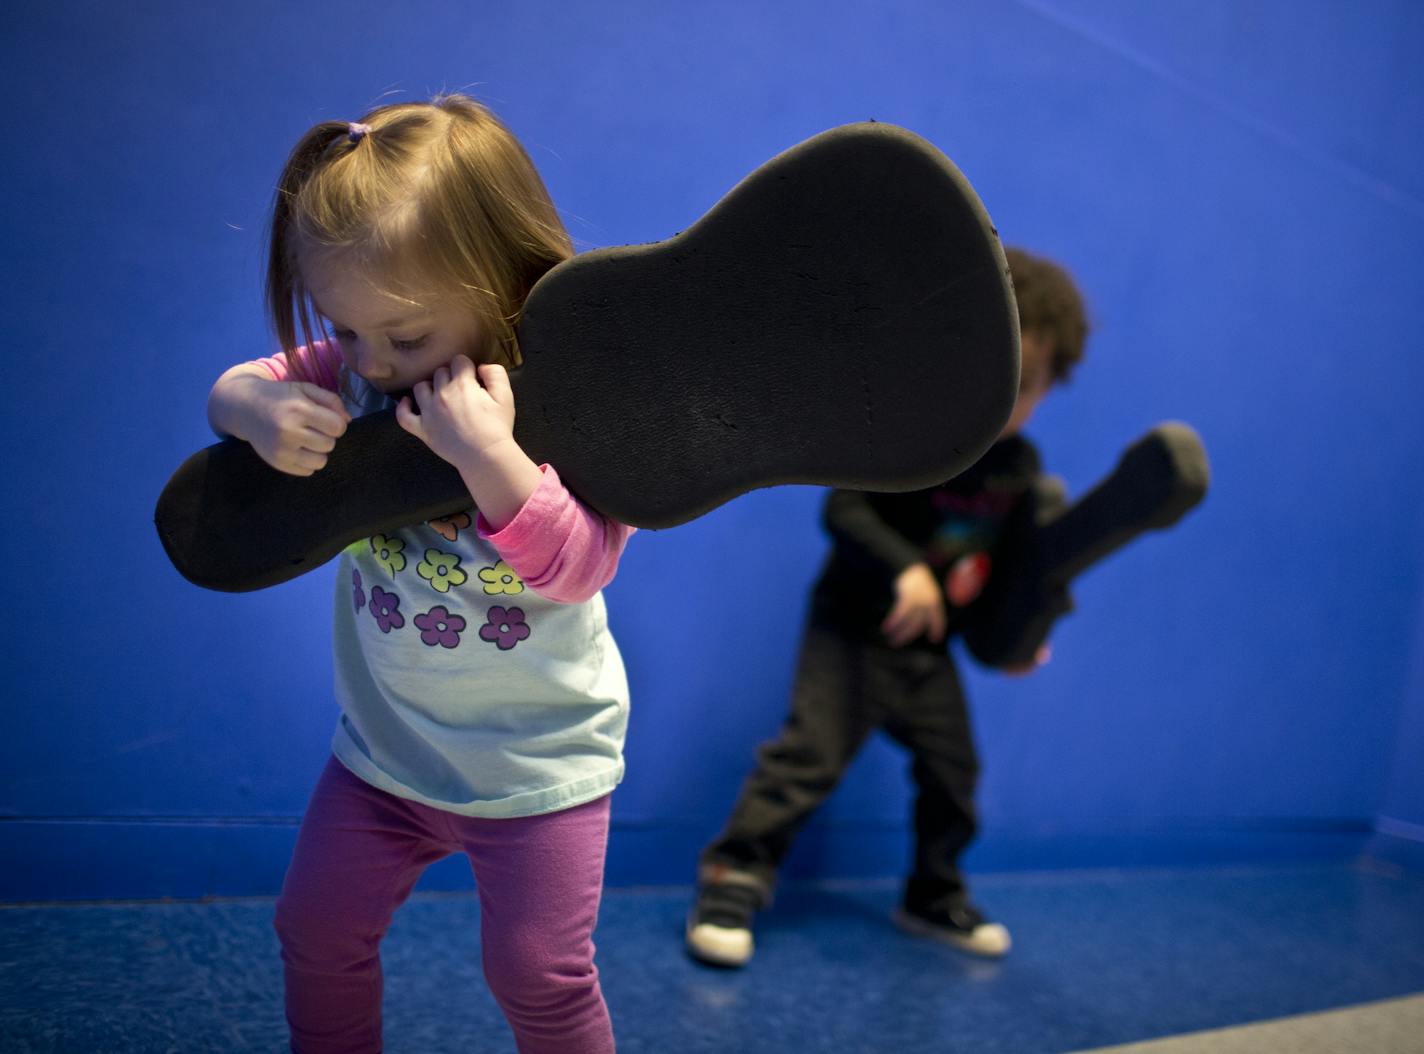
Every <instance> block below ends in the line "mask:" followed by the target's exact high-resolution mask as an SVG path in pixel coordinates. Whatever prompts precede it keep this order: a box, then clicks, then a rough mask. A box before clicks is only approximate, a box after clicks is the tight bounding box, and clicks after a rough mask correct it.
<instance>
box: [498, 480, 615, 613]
mask: <svg viewBox="0 0 1424 1054" xmlns="http://www.w3.org/2000/svg"><path fill="white" fill-rule="evenodd" d="M539 470H540V471H541V472H542V473H543V474H544V478H543V479H541V480H540V481H539V486H537V487H536V488H534V493H533V494H531V495H529V500H528V501H526V502H525V503H524V505H523V506H522V507H521V508H520V510H519V511H518V512H517V513H515V515H514V519H512V520H510V521H509V523H507V524H506V525H505V526H504V528H503V529H502V530H499V531H492V530H490V524H489V521H488V520H486V519H485V518H484V516H480V517H479V518H478V520H477V521H476V527H477V529H478V531H479V535H480V537H481V538H483V539H485V540H486V541H488V542H489V543H491V544H492V545H493V546H494V547H495V548H496V549H497V550H499V555H500V556H502V557H504V559H505V560H506V561H507V562H508V563H509V566H510V567H512V568H514V570H515V571H516V572H517V573H518V575H519V577H520V578H522V579H524V582H525V584H526V585H528V586H529V588H530V589H532V590H534V592H536V593H538V594H539V595H540V596H542V597H547V598H548V599H549V600H554V601H558V602H559V603H561V604H577V603H581V602H582V601H585V600H588V599H589V598H590V597H592V596H593V595H594V594H595V593H597V592H598V591H599V590H600V589H602V588H603V587H604V586H606V585H607V584H608V583H609V582H611V581H612V580H613V573H614V572H615V571H616V570H618V558H619V557H620V556H621V555H623V547H624V546H625V545H627V544H628V536H629V535H631V534H632V533H633V528H632V527H629V526H627V525H625V524H622V523H617V522H615V521H613V520H609V519H606V518H604V517H603V516H600V515H599V514H598V513H596V512H594V511H593V510H592V509H590V508H589V507H588V506H587V505H584V504H583V503H582V502H581V501H579V500H578V499H577V498H575V497H574V496H573V495H572V494H570V493H569V490H568V488H567V487H565V486H564V485H563V483H562V482H560V480H559V474H558V473H557V472H555V471H554V469H553V466H551V465H540V466H539Z"/></svg>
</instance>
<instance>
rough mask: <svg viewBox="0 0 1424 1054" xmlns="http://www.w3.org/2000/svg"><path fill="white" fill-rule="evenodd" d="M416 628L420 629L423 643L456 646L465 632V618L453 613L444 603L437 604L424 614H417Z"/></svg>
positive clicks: (443, 646)
mask: <svg viewBox="0 0 1424 1054" xmlns="http://www.w3.org/2000/svg"><path fill="white" fill-rule="evenodd" d="M415 625H416V628H417V629H419V630H420V640H421V643H423V644H428V645H429V646H430V647H432V648H433V647H435V646H436V645H437V644H438V645H439V646H440V647H442V648H454V647H456V646H457V645H458V644H459V643H460V634H461V633H463V632H465V620H464V619H463V618H461V617H460V616H459V615H452V614H450V612H449V611H447V610H446V608H445V606H444V605H443V604H439V605H436V606H435V607H433V608H431V609H430V610H429V611H427V612H426V613H425V614H424V615H416V616H415Z"/></svg>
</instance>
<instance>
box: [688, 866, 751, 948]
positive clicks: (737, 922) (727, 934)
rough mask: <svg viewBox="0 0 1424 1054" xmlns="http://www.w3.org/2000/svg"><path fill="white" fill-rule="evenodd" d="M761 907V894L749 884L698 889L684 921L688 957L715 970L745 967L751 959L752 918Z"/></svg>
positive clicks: (734, 883)
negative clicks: (689, 913)
mask: <svg viewBox="0 0 1424 1054" xmlns="http://www.w3.org/2000/svg"><path fill="white" fill-rule="evenodd" d="M761 905H762V893H761V890H760V889H759V888H758V887H757V886H754V885H752V884H751V883H750V882H745V883H744V882H713V883H704V884H702V885H700V886H698V887H697V903H696V904H695V905H693V908H692V914H691V915H689V916H688V918H687V933H686V938H685V939H686V945H687V953H688V954H689V955H691V956H692V957H693V958H694V959H698V960H700V961H701V962H705V963H711V964H712V965H714V966H745V965H746V964H747V963H748V962H749V961H750V960H751V957H752V918H753V916H755V915H756V913H757V909H758V908H760V907H761Z"/></svg>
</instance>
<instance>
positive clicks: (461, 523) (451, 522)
mask: <svg viewBox="0 0 1424 1054" xmlns="http://www.w3.org/2000/svg"><path fill="white" fill-rule="evenodd" d="M473 522H474V521H472V520H471V519H470V514H469V513H468V512H457V513H455V515H453V516H442V517H440V519H438V520H430V521H429V526H430V527H431V528H432V529H433V530H434V531H436V532H437V533H438V534H439V535H440V537H442V538H444V539H445V540H446V541H447V542H453V541H454V540H455V539H456V538H458V537H459V536H460V532H461V531H463V530H465V529H466V528H468V527H469V526H470V524H471V523H473Z"/></svg>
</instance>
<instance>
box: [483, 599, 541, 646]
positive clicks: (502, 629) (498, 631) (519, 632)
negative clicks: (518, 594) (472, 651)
mask: <svg viewBox="0 0 1424 1054" xmlns="http://www.w3.org/2000/svg"><path fill="white" fill-rule="evenodd" d="M487 617H488V619H489V621H488V622H486V623H485V624H484V625H483V626H481V627H480V640H483V641H487V642H489V643H490V644H496V645H498V646H499V650H500V651H508V650H509V649H510V648H512V647H514V646H515V645H516V644H518V643H519V642H520V641H522V640H527V639H528V638H529V633H530V630H529V623H527V622H525V621H524V610H523V609H522V608H502V607H500V606H499V605H495V606H494V607H492V608H490V609H489V614H488V616H487Z"/></svg>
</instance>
